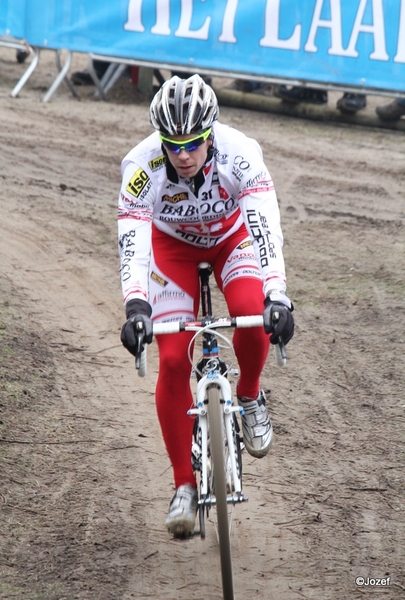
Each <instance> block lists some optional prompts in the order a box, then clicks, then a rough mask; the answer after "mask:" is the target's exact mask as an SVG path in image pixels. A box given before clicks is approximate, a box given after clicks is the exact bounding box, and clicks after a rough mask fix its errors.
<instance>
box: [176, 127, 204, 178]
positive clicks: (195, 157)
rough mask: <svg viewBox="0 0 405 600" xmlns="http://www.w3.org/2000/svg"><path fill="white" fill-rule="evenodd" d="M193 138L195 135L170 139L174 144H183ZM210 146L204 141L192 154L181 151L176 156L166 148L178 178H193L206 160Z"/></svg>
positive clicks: (177, 136)
mask: <svg viewBox="0 0 405 600" xmlns="http://www.w3.org/2000/svg"><path fill="white" fill-rule="evenodd" d="M193 138H195V134H194V135H193V134H191V135H174V136H171V139H173V140H174V141H176V142H185V141H187V140H191V139H193ZM211 144H212V141H211V140H206V141H205V142H203V143H202V144H201V146H199V147H198V148H197V149H196V150H193V151H192V152H187V151H186V150H184V149H183V150H180V152H179V153H178V154H175V153H174V152H171V151H170V150H169V149H168V148H166V152H167V154H168V157H169V160H170V162H171V163H172V165H173V167H174V168H175V169H176V171H177V173H178V174H179V175H180V177H194V176H195V175H197V173H198V171H199V170H200V169H201V167H202V166H203V165H204V163H205V161H206V160H207V154H208V148H209V147H210V146H211Z"/></svg>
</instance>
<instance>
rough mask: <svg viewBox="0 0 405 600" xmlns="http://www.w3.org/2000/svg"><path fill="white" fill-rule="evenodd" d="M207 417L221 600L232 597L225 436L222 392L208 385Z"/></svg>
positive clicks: (229, 599) (227, 599) (228, 599)
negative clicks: (215, 512)
mask: <svg viewBox="0 0 405 600" xmlns="http://www.w3.org/2000/svg"><path fill="white" fill-rule="evenodd" d="M207 394H208V418H209V428H210V439H211V458H212V463H213V464H212V468H213V474H214V477H213V485H214V490H213V492H214V494H215V499H216V511H217V520H218V541H219V553H220V557H221V573H222V589H223V596H224V600H234V597H235V596H234V591H233V574H232V557H231V541H230V532H229V520H228V504H227V480H226V462H225V439H224V425H223V418H222V416H223V411H222V408H221V394H220V390H219V388H218V387H215V386H214V385H211V386H209V388H208V392H207Z"/></svg>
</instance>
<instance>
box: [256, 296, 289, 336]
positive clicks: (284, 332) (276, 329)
mask: <svg viewBox="0 0 405 600" xmlns="http://www.w3.org/2000/svg"><path fill="white" fill-rule="evenodd" d="M264 306H265V309H264V312H263V324H264V331H265V332H266V333H270V334H271V335H270V343H271V344H273V345H274V344H278V343H279V338H280V337H281V338H282V340H283V342H284V344H288V342H289V341H290V340H291V338H292V336H293V335H294V317H293V316H292V314H291V313H292V311H293V310H294V307H293V305H292V304H291V308H288V306H286V305H285V304H282V303H281V302H276V301H272V300H270V298H269V297H268V296H267V297H266V298H265V300H264Z"/></svg>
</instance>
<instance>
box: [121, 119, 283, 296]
mask: <svg viewBox="0 0 405 600" xmlns="http://www.w3.org/2000/svg"><path fill="white" fill-rule="evenodd" d="M213 134H214V137H213V145H212V147H211V148H210V150H209V154H208V160H207V162H206V164H205V165H204V167H203V169H202V171H201V172H200V173H199V174H198V175H197V176H196V177H194V178H192V179H184V178H181V177H179V176H178V174H177V172H176V171H175V169H174V167H173V166H172V165H171V163H170V162H169V161H168V159H167V157H166V156H165V154H164V152H163V150H162V144H161V141H160V138H159V134H158V132H154V133H152V134H151V135H150V136H149V137H147V138H146V139H145V140H143V141H142V142H141V143H140V144H138V145H137V146H136V147H135V148H133V149H132V150H131V151H130V152H129V153H128V154H127V155H126V157H125V158H124V160H123V161H122V167H121V171H122V186H121V190H120V197H119V211H118V230H119V251H120V259H121V271H120V272H121V283H122V291H123V296H124V303H126V302H127V301H128V300H131V299H135V298H140V299H143V300H147V301H150V285H151V282H152V279H153V277H152V279H151V278H150V275H151V274H152V275H155V279H156V273H151V268H150V264H151V256H152V259H153V252H151V250H152V248H151V247H152V223H153V225H154V226H155V227H156V228H157V229H158V230H160V231H161V232H163V233H164V234H166V235H167V236H171V237H172V238H175V239H176V240H177V241H181V242H184V247H185V252H187V247H188V245H191V246H193V247H195V248H201V249H212V248H215V247H216V246H219V245H221V244H222V243H223V242H225V240H227V239H228V238H230V237H231V236H233V235H234V234H235V233H236V232H238V231H239V230H240V229H241V228H243V227H244V226H245V227H246V229H247V232H248V234H249V238H250V240H248V241H247V242H246V243H245V245H246V247H247V246H250V247H249V248H246V249H247V250H249V252H250V259H248V260H247V262H246V265H245V267H246V270H245V272H246V273H248V270H249V265H250V266H251V267H252V269H254V270H255V271H256V277H257V276H259V277H260V278H261V280H262V282H263V292H264V295H266V294H268V293H269V292H270V291H272V292H276V293H277V292H280V301H282V302H283V303H284V304H287V305H288V306H290V301H289V299H288V298H287V296H285V289H286V283H285V267H284V259H283V254H282V245H283V235H282V231H281V227H280V213H279V208H278V204H277V197H276V192H275V190H274V184H273V181H272V178H271V176H270V174H269V172H268V170H267V168H266V166H265V164H264V162H263V155H262V151H261V148H260V146H259V144H258V143H257V142H256V141H255V140H253V139H251V138H248V137H247V136H246V135H244V134H243V133H241V132H239V131H237V130H235V129H233V128H231V127H229V126H227V125H223V124H221V123H218V122H217V123H215V124H214V125H213ZM252 246H253V252H254V256H253V253H252ZM252 257H253V260H254V263H255V264H254V265H252ZM202 260H203V258H202ZM235 260H240V257H239V258H238V257H236V256H235ZM179 268H180V269H181V265H179ZM231 275H232V273H231V269H229V271H228V272H227V273H225V274H224V285H226V278H227V277H228V278H231ZM272 297H273V294H272Z"/></svg>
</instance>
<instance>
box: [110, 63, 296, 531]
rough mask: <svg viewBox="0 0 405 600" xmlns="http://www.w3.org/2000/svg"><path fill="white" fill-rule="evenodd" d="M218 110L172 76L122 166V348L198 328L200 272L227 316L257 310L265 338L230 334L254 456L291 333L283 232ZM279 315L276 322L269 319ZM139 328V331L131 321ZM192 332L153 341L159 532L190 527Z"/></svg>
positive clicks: (263, 437)
mask: <svg viewBox="0 0 405 600" xmlns="http://www.w3.org/2000/svg"><path fill="white" fill-rule="evenodd" d="M218 113H219V109H218V102H217V98H216V96H215V93H214V91H213V90H212V88H211V87H210V86H209V85H208V84H206V83H205V82H204V81H203V79H202V78H201V77H200V76H199V75H193V76H191V77H188V78H187V79H180V78H179V77H177V76H174V77H172V78H171V79H169V80H168V81H166V82H165V83H164V85H163V86H162V87H161V88H160V90H159V91H158V92H157V94H156V95H155V97H154V98H153V100H152V103H151V106H150V121H151V123H152V125H153V127H154V129H155V132H154V133H152V134H151V135H150V136H149V137H147V138H146V139H144V140H143V141H142V142H141V143H140V144H138V145H137V146H136V147H135V148H133V149H132V150H131V151H130V152H129V153H128V154H127V155H126V156H125V158H124V159H123V162H122V167H121V171H122V186H121V191H120V195H119V211H118V229H119V251H120V259H121V270H120V273H121V283H122V291H123V296H124V303H125V309H126V317H127V321H126V322H125V323H124V325H123V327H122V332H121V340H122V343H123V345H124V346H125V347H126V348H127V349H128V350H129V352H131V353H132V354H134V355H135V354H136V351H137V349H138V348H137V344H138V342H137V334H136V332H137V329H136V328H137V327H139V326H141V327H142V328H143V332H144V339H143V343H147V344H149V343H151V341H152V322H151V320H152V321H154V322H164V321H166V322H167V321H195V320H196V318H197V314H198V308H199V279H198V270H197V267H198V264H199V263H200V262H202V261H207V262H209V263H210V264H211V265H212V266H213V270H214V275H215V279H216V282H217V285H218V287H219V289H220V290H221V291H222V292H223V294H224V297H225V300H226V302H227V305H228V310H229V314H230V315H231V316H241V315H253V314H260V313H261V312H262V311H263V302H264V313H263V315H264V330H263V329H262V328H257V327H256V328H253V329H249V330H245V329H237V330H235V333H234V338H233V343H234V347H235V352H236V356H237V358H238V362H239V367H240V377H239V381H238V385H237V395H238V402H239V404H240V405H241V406H242V407H243V409H244V415H243V416H242V426H243V437H244V444H245V446H246V448H247V451H248V452H249V453H250V454H251V455H252V456H255V457H259V458H260V457H263V456H265V455H266V454H267V452H268V451H269V448H270V443H271V439H272V426H271V422H270V418H269V415H268V412H267V408H266V406H265V397H264V393H263V391H262V390H261V389H260V375H261V372H262V369H263V367H264V364H265V361H266V358H267V354H268V351H269V334H270V342H271V343H278V340H279V337H280V336H281V337H282V338H283V340H284V342H285V343H288V342H289V340H290V339H291V338H292V336H293V333H294V319H293V316H292V314H291V313H292V310H293V307H292V304H291V302H290V300H289V298H288V296H287V295H286V283H285V266H284V259H283V255H282V243H283V236H282V231H281V227H280V214H279V208H278V204H277V198H276V193H275V190H274V185H273V182H272V179H271V177H270V175H269V172H268V170H267V168H266V166H265V164H264V162H263V158H262V152H261V149H260V146H259V144H258V143H257V142H256V141H255V140H253V139H250V138H248V137H246V136H245V135H244V134H243V133H241V132H240V131H237V130H236V129H233V128H231V127H229V126H226V125H224V124H221V123H219V122H218ZM274 311H278V312H279V313H280V319H279V321H278V323H277V324H276V325H275V326H274V324H273V323H272V314H273V312H274ZM139 323H141V325H139ZM191 336H192V334H191V333H190V334H188V333H180V334H176V335H175V336H174V337H173V336H164V335H161V336H157V343H158V349H159V374H158V380H157V385H156V408H157V414H158V418H159V422H160V426H161V430H162V434H163V439H164V442H165V445H166V448H167V452H168V455H169V458H170V460H171V464H172V468H173V475H174V483H175V488H176V492H175V494H174V496H173V498H172V500H171V503H170V507H169V513H168V515H167V518H166V522H165V524H166V527H167V528H168V530H169V531H170V532H172V533H174V534H175V535H187V534H190V533H191V532H192V531H193V528H194V521H195V514H196V509H197V489H196V481H195V476H194V473H193V470H192V465H191V439H192V431H193V421H192V419H191V418H190V417H189V416H188V415H187V410H188V409H189V408H190V406H191V405H192V403H193V399H192V392H191V388H190V364H189V361H188V357H187V348H188V345H189V342H190V339H191Z"/></svg>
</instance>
